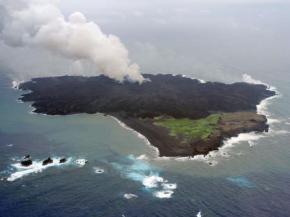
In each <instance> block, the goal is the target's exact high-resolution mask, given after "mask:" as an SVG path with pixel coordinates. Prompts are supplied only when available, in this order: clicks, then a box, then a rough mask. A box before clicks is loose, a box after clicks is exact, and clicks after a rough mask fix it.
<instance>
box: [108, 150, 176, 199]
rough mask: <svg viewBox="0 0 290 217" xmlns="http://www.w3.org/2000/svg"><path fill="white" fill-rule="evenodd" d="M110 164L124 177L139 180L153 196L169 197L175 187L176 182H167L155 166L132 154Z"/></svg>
mask: <svg viewBox="0 0 290 217" xmlns="http://www.w3.org/2000/svg"><path fill="white" fill-rule="evenodd" d="M111 164H112V166H113V167H114V168H115V169H117V170H118V171H120V173H121V174H122V175H123V176H125V177H126V178H128V179H130V180H133V181H136V182H140V183H141V184H142V186H143V188H145V189H146V191H149V192H151V193H152V194H153V196H155V197H158V198H170V197H171V196H172V195H173V193H174V190H175V189H176V188H177V184H175V183H169V182H168V180H166V179H165V178H163V177H162V176H160V174H159V171H158V169H157V168H154V167H152V166H151V165H149V164H148V163H147V162H145V161H142V160H139V159H137V158H135V157H134V156H133V155H129V156H128V157H127V158H126V162H122V163H116V162H113V163H111ZM169 192H170V193H169Z"/></svg>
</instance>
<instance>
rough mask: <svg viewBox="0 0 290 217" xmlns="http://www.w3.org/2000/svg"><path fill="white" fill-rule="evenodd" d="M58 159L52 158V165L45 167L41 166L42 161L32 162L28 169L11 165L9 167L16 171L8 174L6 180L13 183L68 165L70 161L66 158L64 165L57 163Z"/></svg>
mask: <svg viewBox="0 0 290 217" xmlns="http://www.w3.org/2000/svg"><path fill="white" fill-rule="evenodd" d="M60 159H61V158H58V157H55V158H53V163H51V164H48V165H45V166H44V165H42V161H33V163H32V165H31V166H28V167H24V166H22V165H21V164H20V163H15V164H12V165H11V166H12V167H13V168H14V169H15V170H16V171H15V172H13V173H11V174H10V176H9V177H8V178H7V181H9V182H13V181H15V180H17V179H20V178H22V177H24V176H28V175H31V174H35V173H40V172H42V171H43V170H45V169H47V168H49V167H58V166H62V165H66V164H69V163H70V162H71V160H72V159H71V158H68V159H67V161H66V162H65V163H59V160H60Z"/></svg>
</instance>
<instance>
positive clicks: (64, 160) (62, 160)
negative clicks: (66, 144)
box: [59, 157, 67, 164]
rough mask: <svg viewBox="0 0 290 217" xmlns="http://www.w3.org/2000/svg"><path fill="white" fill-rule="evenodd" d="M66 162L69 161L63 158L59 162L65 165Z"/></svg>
mask: <svg viewBox="0 0 290 217" xmlns="http://www.w3.org/2000/svg"><path fill="white" fill-rule="evenodd" d="M66 161H67V160H66V158H64V157H63V158H61V159H60V160H59V163H61V164H62V163H65V162H66Z"/></svg>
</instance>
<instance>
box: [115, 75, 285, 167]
mask: <svg viewBox="0 0 290 217" xmlns="http://www.w3.org/2000/svg"><path fill="white" fill-rule="evenodd" d="M246 75H247V74H246ZM182 76H183V75H182ZM183 77H187V78H190V77H188V76H183ZM247 78H248V80H247V79H245V75H243V80H244V81H245V82H246V83H252V84H263V85H265V86H267V89H268V90H271V91H274V92H275V95H274V96H270V97H268V98H265V99H263V100H261V101H260V103H259V104H258V105H257V106H256V108H257V112H256V113H257V114H259V115H265V116H266V118H267V123H268V124H270V123H276V122H279V120H277V119H273V118H270V117H271V114H270V113H269V112H268V106H269V105H270V102H271V101H272V100H274V99H276V98H280V97H281V93H280V92H279V91H278V90H277V88H276V87H274V86H271V85H269V84H267V83H264V82H261V81H258V80H255V79H253V78H252V77H251V76H250V75H247ZM190 79H193V78H190ZM197 80H199V79H197ZM199 81H200V82H202V83H204V82H205V81H203V80H199ZM111 117H112V118H113V119H114V120H116V121H117V122H118V123H119V124H120V126H122V127H124V128H125V129H127V130H130V131H132V132H134V133H136V134H137V136H138V137H139V138H141V139H143V140H144V141H145V142H146V144H147V145H149V146H150V148H152V150H154V152H155V154H156V156H154V157H153V159H152V158H150V157H149V156H146V157H145V159H148V157H149V159H150V160H175V161H188V160H190V161H203V162H206V163H208V164H209V165H210V166H215V165H216V164H217V163H218V162H217V161H216V158H217V157H223V158H228V157H229V156H230V154H229V153H228V151H229V149H231V148H232V147H234V146H235V145H236V144H238V143H240V142H245V141H247V142H248V143H249V145H250V146H253V145H254V142H255V141H257V140H259V139H261V138H265V137H268V136H271V132H272V130H271V129H272V128H271V126H270V125H269V132H260V133H256V132H249V133H239V134H238V135H237V136H233V137H230V138H227V139H225V140H224V141H223V142H222V145H221V146H220V147H218V149H217V150H213V151H210V152H209V153H208V154H206V155H195V156H193V157H178V156H176V157H175V156H174V157H169V156H159V150H158V148H157V147H155V146H153V145H152V144H151V143H150V142H149V140H148V138H147V137H145V136H144V135H143V134H141V133H139V132H137V131H136V130H134V129H133V128H130V127H129V126H128V125H126V124H125V123H124V122H122V121H121V120H119V119H118V118H116V117H114V116H111Z"/></svg>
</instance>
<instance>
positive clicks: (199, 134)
mask: <svg viewBox="0 0 290 217" xmlns="http://www.w3.org/2000/svg"><path fill="white" fill-rule="evenodd" d="M220 117H221V115H220V114H212V115H209V116H207V117H206V118H202V119H198V120H192V119H189V118H182V119H175V118H160V117H158V118H155V119H154V124H156V125H158V126H162V127H165V128H167V129H169V131H170V135H171V136H175V137H177V136H182V137H184V138H185V139H186V140H187V141H188V140H191V139H194V138H201V139H203V140H206V139H207V138H208V137H209V136H210V135H211V134H212V133H213V132H214V130H215V129H216V128H217V125H218V121H219V119H220Z"/></svg>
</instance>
